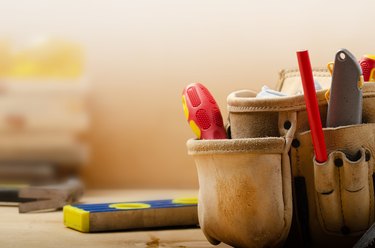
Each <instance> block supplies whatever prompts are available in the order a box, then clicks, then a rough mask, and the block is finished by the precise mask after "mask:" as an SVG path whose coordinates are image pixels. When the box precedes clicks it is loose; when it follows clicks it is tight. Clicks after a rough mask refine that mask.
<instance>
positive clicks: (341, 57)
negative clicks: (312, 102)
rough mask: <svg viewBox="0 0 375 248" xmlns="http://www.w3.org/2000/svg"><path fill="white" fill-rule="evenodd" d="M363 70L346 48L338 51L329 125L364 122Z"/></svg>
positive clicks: (330, 98)
mask: <svg viewBox="0 0 375 248" xmlns="http://www.w3.org/2000/svg"><path fill="white" fill-rule="evenodd" d="M361 76H362V70H361V67H360V65H359V63H358V62H357V59H356V58H355V57H354V56H353V55H352V54H351V53H350V52H349V51H348V50H346V49H341V50H340V51H338V52H337V53H336V57H335V64H334V67H333V74H332V84H331V90H330V97H329V103H328V113H327V127H338V126H346V125H353V124H360V123H362V90H361V88H360V87H359V82H360V79H361Z"/></svg>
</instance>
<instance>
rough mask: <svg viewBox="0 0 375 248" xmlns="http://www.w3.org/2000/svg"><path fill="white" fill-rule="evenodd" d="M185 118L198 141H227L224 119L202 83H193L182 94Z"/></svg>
mask: <svg viewBox="0 0 375 248" xmlns="http://www.w3.org/2000/svg"><path fill="white" fill-rule="evenodd" d="M182 106H183V108H184V113H185V117H186V119H187V121H188V123H189V125H190V127H191V129H193V132H194V133H195V135H196V136H197V138H198V139H226V138H227V135H226V132H225V128H224V124H223V117H222V116H221V113H220V109H219V106H218V105H217V103H216V101H215V99H214V98H213V96H212V95H211V93H210V92H209V91H208V89H207V88H206V87H204V86H203V85H202V84H200V83H193V84H190V85H188V86H186V88H185V89H184V91H183V92H182Z"/></svg>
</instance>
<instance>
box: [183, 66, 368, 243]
mask: <svg viewBox="0 0 375 248" xmlns="http://www.w3.org/2000/svg"><path fill="white" fill-rule="evenodd" d="M314 78H315V79H318V81H319V83H321V85H322V86H323V88H327V85H329V83H330V75H329V73H328V71H327V70H325V69H321V68H318V69H315V70H314ZM300 85H301V82H300V78H299V73H298V70H288V71H282V72H281V73H280V82H279V84H278V88H277V89H278V90H279V91H282V92H285V93H288V94H291V95H290V96H287V97H280V98H266V99H264V98H256V93H255V92H253V91H250V90H241V91H236V92H233V93H231V94H230V95H229V96H228V98H227V102H228V111H229V124H230V133H231V139H227V140H189V141H188V143H187V147H188V152H189V154H190V155H192V156H193V157H194V160H195V163H196V166H197V171H198V178H199V185H200V191H199V204H198V211H199V213H198V214H199V222H200V225H201V228H202V230H203V232H204V233H205V235H206V237H207V239H208V240H209V241H210V242H211V243H212V244H217V243H219V242H224V243H227V244H229V245H232V246H235V247H277V246H282V245H286V247H352V246H353V244H354V243H355V242H356V241H357V240H358V239H359V237H360V236H361V235H362V234H363V233H364V231H366V230H367V228H369V227H370V226H371V224H372V223H373V222H374V213H375V210H374V183H373V172H374V161H375V160H374V156H375V83H365V84H364V86H363V89H362V91H363V124H359V125H352V126H343V127H337V128H323V131H324V135H325V141H326V144H327V152H328V154H329V158H328V160H327V161H326V162H324V163H317V162H316V161H315V160H314V149H313V145H312V142H311V134H310V131H309V130H310V128H309V122H308V117H307V112H306V106H305V101H304V96H303V95H302V94H299V92H300V90H301V89H300V88H298V87H300ZM325 92H326V90H319V91H317V99H318V105H319V110H320V115H321V120H322V123H323V127H324V126H325V122H326V114H327V100H326V99H325ZM288 235H289V238H288ZM287 238H288V239H287ZM297 239H298V241H297V242H290V241H295V240H297ZM296 243H297V244H296Z"/></svg>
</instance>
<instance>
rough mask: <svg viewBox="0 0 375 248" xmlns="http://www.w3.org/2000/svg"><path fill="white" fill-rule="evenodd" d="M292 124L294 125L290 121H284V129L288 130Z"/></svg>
mask: <svg viewBox="0 0 375 248" xmlns="http://www.w3.org/2000/svg"><path fill="white" fill-rule="evenodd" d="M291 126H292V123H290V121H285V122H284V129H286V130H288V129H289V128H290V127H291Z"/></svg>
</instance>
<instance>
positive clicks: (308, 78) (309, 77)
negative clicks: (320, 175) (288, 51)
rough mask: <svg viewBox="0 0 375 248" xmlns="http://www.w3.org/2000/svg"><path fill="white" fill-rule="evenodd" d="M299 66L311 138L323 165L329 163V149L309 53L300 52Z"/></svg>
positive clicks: (317, 156) (317, 158) (316, 156)
mask: <svg viewBox="0 0 375 248" xmlns="http://www.w3.org/2000/svg"><path fill="white" fill-rule="evenodd" d="M297 58H298V66H299V71H300V73H301V79H302V85H303V92H304V97H305V102H306V110H307V115H308V119H309V124H310V130H311V137H312V142H313V145H314V151H315V159H316V161H318V162H320V163H322V162H325V161H327V149H326V143H325V141H324V135H323V129H322V122H321V120H320V114H319V108H318V101H317V99H316V92H315V86H314V77H313V74H312V70H311V63H310V58H309V52H308V51H307V50H305V51H298V52H297Z"/></svg>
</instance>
